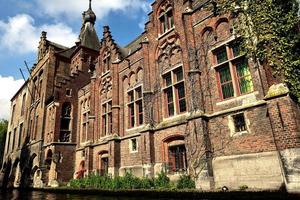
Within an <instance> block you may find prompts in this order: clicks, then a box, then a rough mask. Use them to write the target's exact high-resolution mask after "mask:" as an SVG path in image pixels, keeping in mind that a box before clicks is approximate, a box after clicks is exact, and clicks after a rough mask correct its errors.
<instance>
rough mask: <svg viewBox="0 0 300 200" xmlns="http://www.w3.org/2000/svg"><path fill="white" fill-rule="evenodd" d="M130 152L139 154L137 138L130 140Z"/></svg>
mask: <svg viewBox="0 0 300 200" xmlns="http://www.w3.org/2000/svg"><path fill="white" fill-rule="evenodd" d="M130 146H131V147H130V150H131V152H137V151H138V144H137V140H136V138H134V139H131V140H130Z"/></svg>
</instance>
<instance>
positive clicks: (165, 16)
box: [158, 2, 174, 34]
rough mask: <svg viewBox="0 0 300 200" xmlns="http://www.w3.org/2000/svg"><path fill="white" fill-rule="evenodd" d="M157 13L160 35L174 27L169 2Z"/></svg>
mask: <svg viewBox="0 0 300 200" xmlns="http://www.w3.org/2000/svg"><path fill="white" fill-rule="evenodd" d="M160 9H161V10H160V12H159V16H158V19H159V22H160V33H161V34H163V33H165V32H167V31H168V30H170V29H172V28H173V27H174V15H173V9H172V6H171V5H170V3H169V2H166V3H165V4H163V5H162V6H161V8H160Z"/></svg>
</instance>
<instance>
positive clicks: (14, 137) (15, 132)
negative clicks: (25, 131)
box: [11, 128, 17, 150]
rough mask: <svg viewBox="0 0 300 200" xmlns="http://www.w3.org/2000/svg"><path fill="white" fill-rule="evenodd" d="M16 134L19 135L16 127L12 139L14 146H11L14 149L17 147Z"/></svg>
mask: <svg viewBox="0 0 300 200" xmlns="http://www.w3.org/2000/svg"><path fill="white" fill-rule="evenodd" d="M16 135H17V128H14V132H13V138H12V139H13V141H12V146H11V147H12V148H11V149H12V150H14V149H15V142H16V141H15V140H16Z"/></svg>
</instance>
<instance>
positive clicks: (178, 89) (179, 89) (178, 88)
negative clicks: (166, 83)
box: [176, 83, 185, 99]
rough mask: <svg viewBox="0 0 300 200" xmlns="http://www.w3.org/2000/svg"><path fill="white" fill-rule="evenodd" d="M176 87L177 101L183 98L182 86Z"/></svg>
mask: <svg viewBox="0 0 300 200" xmlns="http://www.w3.org/2000/svg"><path fill="white" fill-rule="evenodd" d="M176 87H177V91H178V99H182V98H185V92H184V84H183V83H180V84H179V85H177V86H176Z"/></svg>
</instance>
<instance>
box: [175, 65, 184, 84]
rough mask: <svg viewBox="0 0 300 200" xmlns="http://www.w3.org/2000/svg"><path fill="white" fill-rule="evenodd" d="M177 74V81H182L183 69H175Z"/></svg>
mask: <svg viewBox="0 0 300 200" xmlns="http://www.w3.org/2000/svg"><path fill="white" fill-rule="evenodd" d="M174 73H175V76H176V81H177V82H178V81H181V80H183V71H182V68H179V69H177V70H176V71H174Z"/></svg>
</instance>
